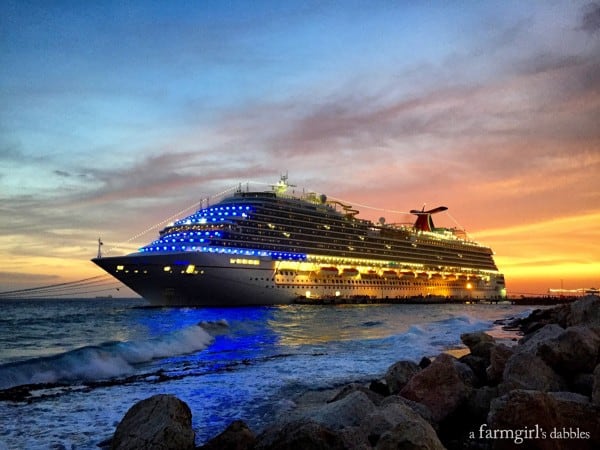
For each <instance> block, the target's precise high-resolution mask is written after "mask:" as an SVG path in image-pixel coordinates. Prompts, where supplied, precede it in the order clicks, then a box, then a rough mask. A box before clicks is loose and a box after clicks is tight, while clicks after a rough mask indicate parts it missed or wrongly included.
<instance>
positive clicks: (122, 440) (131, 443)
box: [111, 394, 194, 450]
mask: <svg viewBox="0 0 600 450" xmlns="http://www.w3.org/2000/svg"><path fill="white" fill-rule="evenodd" d="M111 448H112V449H113V450H138V449H142V448H148V449H150V448H151V449H155V450H171V449H172V450H176V449H177V450H186V449H193V448H194V431H193V430H192V413H191V411H190V408H189V407H188V405H187V404H185V403H184V402H182V401H181V400H179V399H178V398H177V397H175V396H173V395H162V394H161V395H154V396H152V397H150V398H147V399H145V400H142V401H140V402H138V403H136V404H135V405H133V406H132V407H131V408H130V409H129V411H127V413H126V414H125V416H124V417H123V419H122V420H121V422H120V423H119V425H118V426H117V430H116V431H115V435H114V437H113V439H112V442H111Z"/></svg>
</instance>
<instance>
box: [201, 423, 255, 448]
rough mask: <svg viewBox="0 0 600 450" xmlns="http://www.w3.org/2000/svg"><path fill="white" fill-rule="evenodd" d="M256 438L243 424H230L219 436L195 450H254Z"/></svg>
mask: <svg viewBox="0 0 600 450" xmlns="http://www.w3.org/2000/svg"><path fill="white" fill-rule="evenodd" d="M255 443H256V436H255V435H254V433H253V432H252V430H250V428H248V425H246V423H245V422H243V421H241V420H236V421H235V422H232V423H231V424H230V425H229V426H228V427H227V428H226V429H225V431H223V432H222V433H221V434H219V435H218V436H216V437H214V438H212V439H211V440H210V441H208V442H207V443H206V444H204V445H203V446H201V447H198V448H197V450H250V449H252V448H254V444H255Z"/></svg>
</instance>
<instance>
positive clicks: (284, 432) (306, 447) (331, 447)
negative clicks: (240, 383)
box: [254, 420, 346, 450]
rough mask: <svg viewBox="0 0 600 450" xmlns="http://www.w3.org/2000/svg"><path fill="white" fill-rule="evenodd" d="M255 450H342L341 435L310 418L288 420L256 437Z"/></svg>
mask: <svg viewBox="0 0 600 450" xmlns="http://www.w3.org/2000/svg"><path fill="white" fill-rule="evenodd" d="M254 448H255V449H256V450H290V449H303V450H343V449H345V448H346V447H345V443H344V441H343V439H342V437H341V436H340V435H339V434H338V433H336V432H334V431H332V430H330V429H328V428H327V427H325V426H324V425H322V424H320V423H316V422H313V421H310V420H298V421H293V422H289V423H287V424H285V425H283V426H276V427H273V428H269V429H267V430H266V431H265V432H263V433H262V434H260V435H259V436H258V438H257V442H256V445H255V447H254Z"/></svg>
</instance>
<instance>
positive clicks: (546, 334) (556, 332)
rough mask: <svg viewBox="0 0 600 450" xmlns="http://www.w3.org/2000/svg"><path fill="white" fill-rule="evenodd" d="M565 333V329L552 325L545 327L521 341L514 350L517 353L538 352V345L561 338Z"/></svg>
mask: <svg viewBox="0 0 600 450" xmlns="http://www.w3.org/2000/svg"><path fill="white" fill-rule="evenodd" d="M564 331H565V329H564V328H562V327H560V326H558V325H556V324H554V323H551V324H548V325H545V326H544V327H543V328H540V329H539V330H537V331H536V332H534V333H531V334H528V335H527V336H524V337H523V338H521V340H519V344H518V345H517V346H516V347H515V348H514V350H515V352H534V353H535V352H536V351H537V348H538V345H539V344H540V343H541V342H543V341H546V340H548V339H553V338H555V337H558V336H560V335H561V334H562V333H563V332H564Z"/></svg>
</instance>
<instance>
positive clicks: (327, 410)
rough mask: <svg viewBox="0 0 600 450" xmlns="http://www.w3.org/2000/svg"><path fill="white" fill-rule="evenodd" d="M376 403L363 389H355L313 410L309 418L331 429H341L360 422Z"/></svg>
mask: <svg viewBox="0 0 600 450" xmlns="http://www.w3.org/2000/svg"><path fill="white" fill-rule="evenodd" d="M374 409H375V405H374V404H373V402H372V401H371V400H370V399H369V397H368V396H367V395H366V394H365V393H364V392H362V391H354V392H352V393H350V394H348V395H347V396H345V397H343V398H341V399H339V400H337V401H335V402H332V403H327V404H325V405H322V406H321V407H319V408H317V409H314V410H312V411H311V412H310V413H309V414H308V415H307V417H306V418H307V419H311V420H313V421H315V422H318V423H320V424H322V425H324V426H326V427H327V428H329V429H331V430H339V429H341V428H344V427H350V426H355V425H358V424H360V422H361V421H362V420H363V419H364V418H365V416H366V415H367V414H369V413H370V412H371V411H373V410H374Z"/></svg>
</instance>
